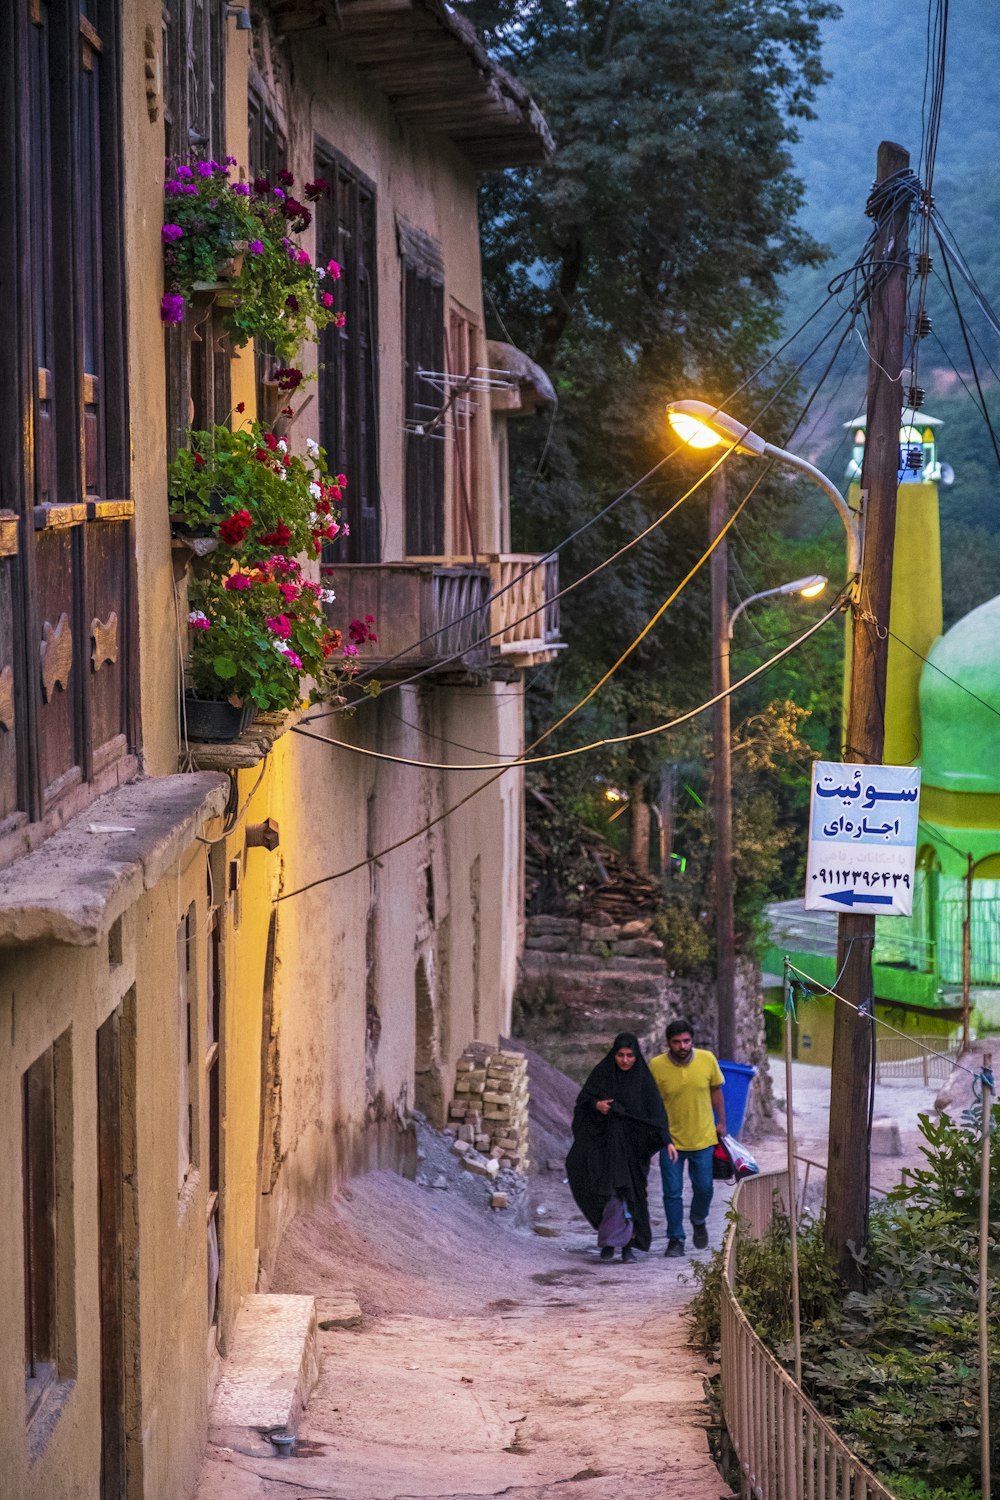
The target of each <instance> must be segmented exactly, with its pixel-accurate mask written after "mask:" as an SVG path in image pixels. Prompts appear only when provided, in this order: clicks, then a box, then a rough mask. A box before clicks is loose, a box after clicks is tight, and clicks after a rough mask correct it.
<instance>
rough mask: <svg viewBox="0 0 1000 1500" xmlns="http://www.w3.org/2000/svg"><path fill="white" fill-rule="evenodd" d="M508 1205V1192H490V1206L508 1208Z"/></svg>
mask: <svg viewBox="0 0 1000 1500" xmlns="http://www.w3.org/2000/svg"><path fill="white" fill-rule="evenodd" d="M506 1207H507V1194H506V1193H491V1194H490V1208H506Z"/></svg>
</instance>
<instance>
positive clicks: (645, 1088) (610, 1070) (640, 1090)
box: [578, 1031, 670, 1145]
mask: <svg viewBox="0 0 1000 1500" xmlns="http://www.w3.org/2000/svg"><path fill="white" fill-rule="evenodd" d="M622 1047H630V1048H631V1049H632V1051H633V1052H634V1053H635V1062H634V1063H633V1064H632V1066H631V1067H630V1068H629V1069H628V1070H627V1071H623V1070H622V1069H621V1068H620V1067H619V1066H618V1064H617V1063H616V1062H615V1053H616V1052H620V1051H621V1049H622ZM598 1099H613V1100H614V1101H615V1104H616V1105H618V1106H619V1107H618V1108H617V1109H615V1110H614V1113H615V1114H616V1115H624V1116H625V1117H626V1118H628V1119H629V1120H632V1121H634V1122H635V1123H636V1124H639V1125H645V1126H646V1127H647V1128H648V1129H649V1130H651V1131H652V1132H653V1133H654V1134H655V1135H657V1136H660V1137H662V1140H663V1144H664V1145H666V1143H667V1142H668V1141H669V1139H670V1135H669V1132H668V1130H667V1116H666V1111H665V1110H664V1108H663V1100H662V1098H661V1097H660V1091H659V1089H658V1088H657V1086H656V1079H655V1078H654V1077H653V1075H652V1073H651V1072H650V1071H649V1065H648V1063H647V1062H646V1059H645V1058H644V1057H643V1055H642V1048H641V1047H640V1045H639V1038H638V1037H637V1036H636V1035H635V1034H634V1033H633V1032H631V1031H620V1032H619V1033H618V1035H617V1036H616V1037H615V1039H614V1041H613V1042H612V1043H611V1050H610V1052H608V1054H607V1055H606V1056H605V1057H603V1058H602V1059H601V1061H600V1062H599V1063H598V1064H597V1067H596V1068H594V1070H593V1071H592V1072H591V1074H590V1076H589V1078H588V1079H587V1081H586V1083H585V1084H584V1085H583V1088H582V1089H581V1090H580V1097H579V1101H578V1102H579V1103H581V1104H582V1103H584V1101H586V1102H587V1103H588V1104H594V1103H596V1101H597V1100H598Z"/></svg>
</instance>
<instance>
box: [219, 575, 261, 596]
mask: <svg viewBox="0 0 1000 1500" xmlns="http://www.w3.org/2000/svg"><path fill="white" fill-rule="evenodd" d="M252 583H253V579H252V578H250V577H248V576H247V574H246V573H230V575H229V577H228V578H227V579H226V580H225V582H224V583H223V585H222V587H223V588H225V589H233V590H236V591H237V592H238V591H239V590H240V589H248V588H250V586H251V584H252Z"/></svg>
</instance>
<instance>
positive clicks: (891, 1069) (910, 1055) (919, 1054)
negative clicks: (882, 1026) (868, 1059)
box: [875, 1031, 962, 1083]
mask: <svg viewBox="0 0 1000 1500" xmlns="http://www.w3.org/2000/svg"><path fill="white" fill-rule="evenodd" d="M925 1048H930V1051H925V1050H924V1049H925ZM961 1051H962V1041H961V1037H955V1038H954V1039H953V1040H951V1039H949V1038H948V1037H946V1036H941V1035H940V1034H939V1035H937V1036H917V1035H913V1036H912V1037H909V1036H890V1035H887V1034H886V1033H885V1032H881V1031H880V1032H879V1033H878V1035H877V1037H876V1039H875V1077H876V1080H877V1081H878V1082H879V1083H881V1082H882V1080H883V1079H884V1078H922V1079H923V1081H924V1083H930V1081H931V1079H932V1078H940V1079H943V1080H944V1081H945V1082H946V1081H947V1080H948V1078H949V1077H950V1076H951V1070H952V1064H953V1060H954V1059H955V1058H957V1057H959V1056H960V1054H961Z"/></svg>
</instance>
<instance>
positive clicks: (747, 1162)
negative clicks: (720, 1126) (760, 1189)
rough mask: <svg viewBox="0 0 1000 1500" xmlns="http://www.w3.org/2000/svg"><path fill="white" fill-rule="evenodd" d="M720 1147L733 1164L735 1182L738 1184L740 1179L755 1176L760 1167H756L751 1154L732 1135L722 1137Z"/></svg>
mask: <svg viewBox="0 0 1000 1500" xmlns="http://www.w3.org/2000/svg"><path fill="white" fill-rule="evenodd" d="M722 1145H723V1147H724V1148H725V1151H726V1154H727V1156H728V1157H729V1160H730V1161H731V1162H732V1164H733V1171H734V1173H735V1174H736V1181H737V1182H739V1180H740V1178H741V1177H756V1176H757V1174H758V1172H759V1171H760V1167H758V1165H757V1163H756V1161H755V1159H754V1157H753V1155H752V1154H751V1152H749V1151H748V1150H747V1148H746V1146H743V1145H741V1144H740V1142H739V1141H738V1140H737V1139H736V1137H735V1136H734V1135H724V1136H723V1137H722Z"/></svg>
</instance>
